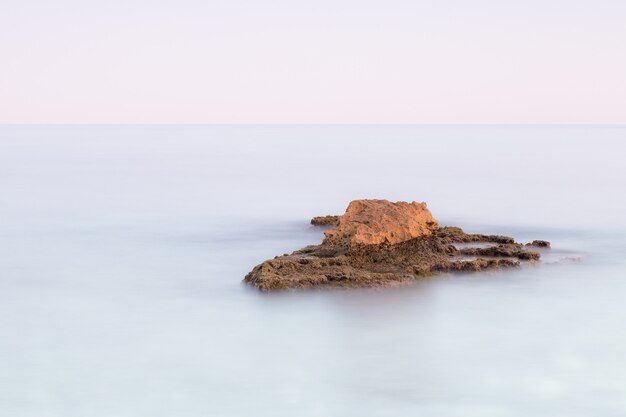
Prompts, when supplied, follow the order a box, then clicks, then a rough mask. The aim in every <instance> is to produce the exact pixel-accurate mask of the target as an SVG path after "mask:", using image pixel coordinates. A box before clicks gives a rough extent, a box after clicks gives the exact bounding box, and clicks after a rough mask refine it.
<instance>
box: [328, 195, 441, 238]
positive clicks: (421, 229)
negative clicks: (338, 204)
mask: <svg viewBox="0 0 626 417" xmlns="http://www.w3.org/2000/svg"><path fill="white" fill-rule="evenodd" d="M437 229H439V224H438V223H437V220H435V218H434V217H433V215H432V214H431V213H430V211H429V210H428V208H426V203H416V202H412V203H405V202H403V201H400V202H397V203H392V202H390V201H387V200H355V201H353V202H351V203H350V205H348V208H347V209H346V212H345V214H344V215H343V216H341V217H340V218H339V222H338V224H337V227H336V228H335V229H332V230H329V231H327V232H326V233H325V235H326V239H324V243H325V244H333V245H346V246H350V245H354V244H357V245H379V244H381V243H389V244H391V245H394V244H396V243H400V242H404V241H407V240H410V239H414V238H416V237H421V236H430V235H432V234H433V233H434V232H436V231H437Z"/></svg>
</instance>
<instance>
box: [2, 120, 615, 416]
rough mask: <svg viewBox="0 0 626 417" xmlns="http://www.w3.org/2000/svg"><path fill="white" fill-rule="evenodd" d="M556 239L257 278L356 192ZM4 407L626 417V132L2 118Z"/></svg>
mask: <svg viewBox="0 0 626 417" xmlns="http://www.w3.org/2000/svg"><path fill="white" fill-rule="evenodd" d="M362 198H377V199H388V200H391V201H420V202H421V201H425V202H426V203H427V204H428V207H429V209H430V210H431V211H432V213H433V215H434V216H435V217H436V218H437V219H438V221H439V223H440V224H441V225H449V226H459V227H462V228H463V229H464V230H465V231H466V232H474V233H489V234H503V235H509V236H513V237H515V238H516V239H517V240H519V241H521V242H529V241H532V240H534V239H545V240H549V241H550V242H551V243H552V248H551V249H550V250H545V251H544V253H543V255H544V256H543V258H542V261H541V262H539V263H535V264H530V263H527V264H524V265H523V266H522V267H521V268H518V269H513V270H511V269H508V270H498V271H490V272H481V273H468V274H443V275H439V276H435V277H431V278H428V279H422V280H420V281H416V282H415V284H414V285H410V286H406V287H401V288H393V289H378V290H371V289H370V290H367V289H364V290H337V291H300V292H284V293H269V294H267V293H261V292H259V291H258V290H256V289H254V288H250V287H248V286H246V285H244V284H243V283H242V279H243V278H244V276H245V275H246V273H248V272H249V271H250V270H251V269H252V268H253V267H254V266H255V265H257V264H259V263H260V262H262V261H264V260H266V259H269V258H272V257H274V256H276V255H282V254H283V253H289V252H291V251H293V250H296V249H299V248H301V247H303V246H305V245H309V244H315V243H318V242H320V241H321V239H322V238H323V230H321V229H319V228H316V227H313V226H311V225H310V224H309V221H310V219H311V217H313V216H318V215H327V214H341V213H343V211H344V210H345V208H346V207H347V205H348V203H349V202H350V201H351V200H354V199H362ZM0 415H1V416H7V417H213V416H215V417H348V416H358V417H370V416H371V417H385V416H388V417H404V416H406V417H409V416H410V417H415V416H420V417H489V416H494V417H528V416H533V417H543V416H545V417H583V416H584V417H588V416H593V417H609V416H611V417H612V416H615V417H618V416H619V417H621V416H624V415H626V127H624V126H567V125H563V126H560V125H550V126H524V125H521V126H515V125H493V126H490V125H468V126H456V125H455V126H445V125H441V126H439V125H424V126H412V125H4V126H0Z"/></svg>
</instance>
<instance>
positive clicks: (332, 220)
mask: <svg viewBox="0 0 626 417" xmlns="http://www.w3.org/2000/svg"><path fill="white" fill-rule="evenodd" d="M339 217H340V216H317V217H313V218H312V219H311V224H312V225H313V226H336V225H337V223H338V222H339Z"/></svg>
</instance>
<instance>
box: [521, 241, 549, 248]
mask: <svg viewBox="0 0 626 417" xmlns="http://www.w3.org/2000/svg"><path fill="white" fill-rule="evenodd" d="M526 246H536V247H538V248H549V247H550V242H548V241H547V240H533V241H532V242H530V243H527V244H526Z"/></svg>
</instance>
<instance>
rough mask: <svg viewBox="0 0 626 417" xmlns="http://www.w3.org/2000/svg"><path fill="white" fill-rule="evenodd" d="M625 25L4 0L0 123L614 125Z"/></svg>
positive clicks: (256, 6)
mask: <svg viewBox="0 0 626 417" xmlns="http://www.w3.org/2000/svg"><path fill="white" fill-rule="evenodd" d="M89 3H92V4H89ZM625 22H626V1H623V0H593V1H591V0H589V1H587V0H585V1H576V0H569V1H565V0H541V1H540V0H526V1H511V0H509V1H506V0H503V1H493V0H479V1H467V0H439V1H432V0H429V1H417V0H412V1H410V0H386V1H367V0H317V1H307V2H305V1H300V0H291V1H287V0H269V1H258V0H256V1H253V0H228V1H201V0H177V1H173V0H153V1H148V0H124V1H122V0H112V1H109V2H89V1H84V0H82V1H78V0H54V1H52V0H39V1H37V0H34V1H23V0H19V1H18V0H3V2H2V5H1V6H0V57H1V62H0V123H585V124H594V123H599V124H607V123H620V124H623V123H626V75H625V74H626V23H625Z"/></svg>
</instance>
